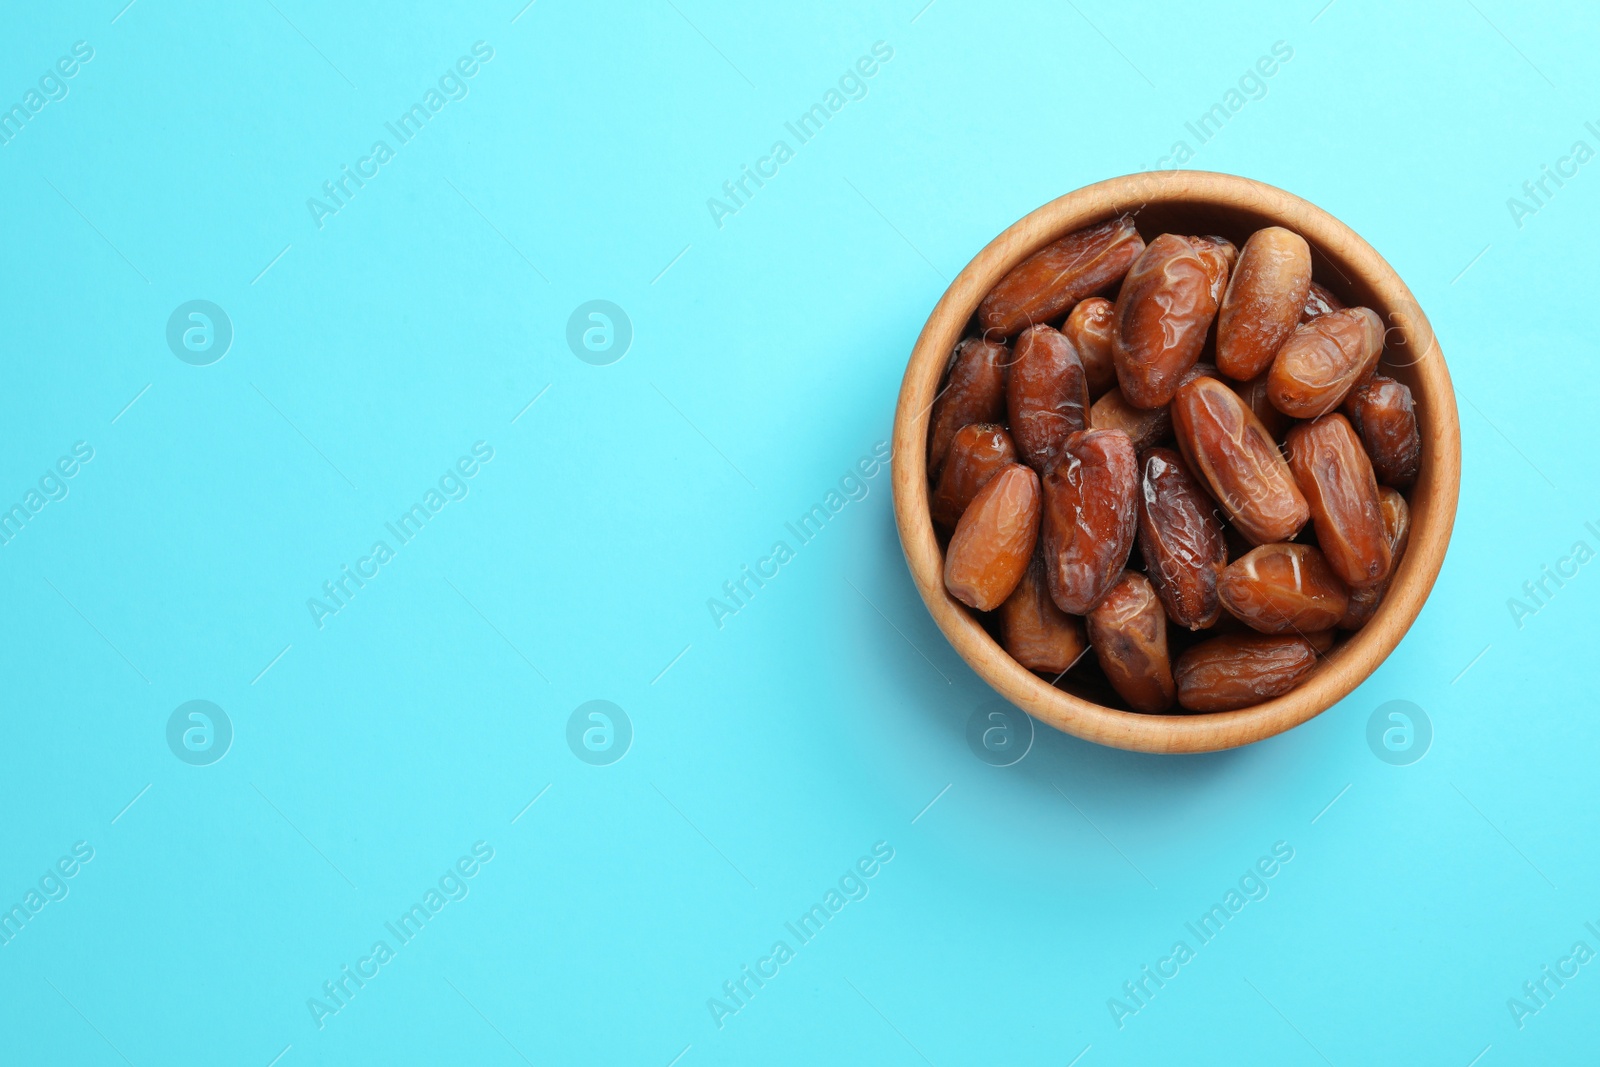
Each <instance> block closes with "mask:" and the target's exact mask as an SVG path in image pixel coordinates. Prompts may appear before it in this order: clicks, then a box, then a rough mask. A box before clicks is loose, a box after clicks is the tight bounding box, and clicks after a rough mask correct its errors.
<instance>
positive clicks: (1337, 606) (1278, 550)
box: [1218, 544, 1350, 634]
mask: <svg viewBox="0 0 1600 1067" xmlns="http://www.w3.org/2000/svg"><path fill="white" fill-rule="evenodd" d="M1218 593H1219V594H1220V595H1221V597H1222V603H1223V605H1224V606H1225V607H1227V609H1228V612H1229V614H1231V615H1232V616H1233V617H1234V618H1236V619H1238V620H1239V621H1240V622H1243V623H1244V624H1245V625H1246V626H1248V627H1250V628H1251V629H1252V630H1258V631H1260V632H1261V633H1264V634H1291V633H1297V634H1309V633H1316V632H1318V631H1321V630H1331V629H1333V627H1334V626H1335V625H1337V624H1338V622H1339V620H1340V619H1342V618H1344V613H1345V609H1346V608H1348V607H1349V605H1350V593H1349V590H1347V589H1346V588H1345V585H1344V583H1343V582H1342V581H1340V580H1339V576H1338V575H1337V574H1334V573H1333V568H1331V567H1329V566H1328V561H1327V560H1326V559H1325V558H1324V557H1323V555H1322V553H1321V552H1319V551H1318V550H1317V549H1316V548H1315V547H1313V546H1311V545H1291V544H1277V545H1262V546H1261V547H1260V548H1257V549H1252V550H1251V551H1250V552H1249V553H1248V554H1246V555H1245V556H1244V557H1243V558H1242V559H1238V560H1235V561H1234V562H1233V563H1231V564H1229V565H1228V569H1227V570H1226V571H1224V572H1223V574H1222V581H1221V583H1220V584H1219V586H1218Z"/></svg>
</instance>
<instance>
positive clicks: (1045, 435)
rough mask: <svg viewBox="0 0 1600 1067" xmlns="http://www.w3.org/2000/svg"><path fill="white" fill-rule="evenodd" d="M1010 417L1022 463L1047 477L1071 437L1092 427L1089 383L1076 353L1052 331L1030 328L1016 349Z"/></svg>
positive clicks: (1008, 397)
mask: <svg viewBox="0 0 1600 1067" xmlns="http://www.w3.org/2000/svg"><path fill="white" fill-rule="evenodd" d="M1006 413H1007V414H1008V415H1009V416H1010V419H1011V437H1012V440H1013V441H1015V442H1016V446H1017V451H1018V453H1019V454H1021V456H1022V460H1023V462H1024V463H1026V464H1027V465H1028V466H1030V467H1032V468H1033V469H1034V470H1036V471H1039V472H1040V473H1043V472H1044V471H1046V470H1048V469H1049V468H1050V467H1051V466H1052V465H1053V464H1054V462H1055V457H1056V454H1057V453H1058V452H1060V451H1061V446H1062V445H1063V444H1065V443H1066V440H1067V438H1068V437H1069V436H1071V435H1072V434H1075V433H1077V432H1078V431H1079V430H1082V429H1084V428H1086V427H1087V426H1088V425H1089V383H1088V381H1087V380H1086V379H1085V377H1084V372H1083V363H1082V361H1081V360H1079V359H1078V352H1077V350H1076V349H1074V348H1073V347H1072V342H1071V341H1068V340H1067V339H1066V338H1065V337H1063V336H1062V335H1061V334H1060V333H1058V332H1057V331H1056V330H1055V329H1054V328H1053V327H1050V326H1029V327H1028V328H1027V329H1026V330H1023V331H1022V333H1021V334H1020V335H1019V336H1018V337H1017V343H1016V346H1015V347H1014V348H1013V349H1012V362H1011V377H1010V380H1009V381H1007V382H1006Z"/></svg>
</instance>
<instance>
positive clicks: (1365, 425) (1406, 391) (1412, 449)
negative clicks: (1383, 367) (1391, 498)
mask: <svg viewBox="0 0 1600 1067" xmlns="http://www.w3.org/2000/svg"><path fill="white" fill-rule="evenodd" d="M1344 413H1345V414H1346V415H1347V416H1349V418H1350V425H1351V426H1354V427H1355V431H1356V434H1357V435H1358V436H1359V437H1360V438H1361V443H1362V444H1363V445H1365V446H1366V448H1367V455H1369V456H1371V457H1372V470H1373V473H1374V474H1376V475H1377V476H1378V481H1379V482H1381V483H1382V484H1384V485H1392V486H1394V487H1395V488H1396V489H1409V488H1411V485H1412V483H1414V482H1415V481H1416V480H1417V467H1418V465H1419V464H1420V463H1421V460H1422V436H1421V434H1420V433H1418V431H1417V409H1416V404H1415V403H1414V402H1413V401H1412V399H1411V390H1410V388H1408V387H1407V386H1406V385H1405V384H1404V383H1402V382H1397V381H1395V380H1394V379H1393V378H1386V377H1384V376H1383V375H1381V374H1375V375H1373V376H1372V380H1371V381H1369V382H1367V383H1366V384H1365V385H1358V386H1356V388H1354V389H1352V390H1350V396H1349V397H1348V398H1347V399H1346V400H1345V402H1344Z"/></svg>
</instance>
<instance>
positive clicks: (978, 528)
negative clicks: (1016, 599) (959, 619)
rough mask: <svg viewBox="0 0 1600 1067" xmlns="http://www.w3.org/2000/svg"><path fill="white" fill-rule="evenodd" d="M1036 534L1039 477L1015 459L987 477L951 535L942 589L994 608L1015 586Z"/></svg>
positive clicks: (976, 604) (983, 607) (972, 604)
mask: <svg viewBox="0 0 1600 1067" xmlns="http://www.w3.org/2000/svg"><path fill="white" fill-rule="evenodd" d="M1038 538H1039V476H1038V475H1037V474H1035V473H1033V470H1032V468H1029V467H1024V466H1023V465H1022V464H1020V463H1013V464H1012V465H1011V466H1009V467H1007V468H1005V469H1004V470H1002V471H1001V472H1000V473H999V474H996V475H995V476H994V477H993V478H991V479H989V484H988V485H986V486H984V487H983V488H982V489H981V490H979V491H978V495H977V496H976V497H974V498H973V501H972V503H971V504H970V505H968V506H967V510H966V511H965V512H964V513H963V514H962V516H961V521H960V522H959V523H957V524H956V532H955V534H954V535H953V536H952V537H951V538H950V548H949V550H948V551H947V552H946V553H945V557H944V587H945V588H946V589H947V590H949V591H950V595H951V596H953V597H955V598H956V599H957V600H959V601H961V602H962V603H963V604H965V605H967V607H969V608H976V609H977V610H978V611H993V610H994V609H995V608H997V607H999V606H1000V605H1001V604H1004V603H1005V601H1006V597H1008V596H1010V595H1011V592H1012V590H1014V589H1016V587H1017V583H1018V582H1020V581H1021V580H1022V575H1023V572H1024V571H1026V570H1027V569H1028V561H1029V560H1030V559H1032V558H1033V549H1034V545H1035V544H1036V543H1037V541H1038Z"/></svg>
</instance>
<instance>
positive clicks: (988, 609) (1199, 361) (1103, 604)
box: [928, 216, 1421, 714]
mask: <svg viewBox="0 0 1600 1067" xmlns="http://www.w3.org/2000/svg"><path fill="white" fill-rule="evenodd" d="M972 332H973V336H970V337H968V338H967V339H965V340H963V341H962V342H961V343H960V344H959V345H958V346H957V347H956V350H955V353H954V356H953V358H952V360H951V362H950V367H949V370H948V374H947V378H946V380H945V382H944V384H943V388H942V389H941V391H940V393H939V395H938V398H937V400H935V402H934V405H933V410H932V416H931V424H930V429H929V431H928V473H929V477H930V479H931V480H932V485H931V487H932V505H931V507H932V513H933V515H932V517H933V522H934V525H935V527H936V529H937V530H938V531H939V533H940V535H941V537H945V536H948V542H947V543H946V551H945V566H944V583H945V588H946V589H947V590H949V592H950V595H951V596H953V597H955V598H956V599H957V600H959V601H961V602H962V603H963V604H966V605H967V606H968V607H970V608H972V609H974V610H975V611H978V612H984V613H992V614H986V615H985V616H983V618H984V619H985V624H986V625H988V626H989V627H990V628H991V630H992V631H993V632H995V633H996V636H997V637H998V639H999V640H1000V642H1001V644H1002V645H1003V646H1004V647H1005V649H1006V650H1007V651H1008V652H1009V653H1010V654H1011V655H1012V656H1013V657H1014V658H1015V659H1016V660H1017V662H1018V663H1020V664H1022V665H1023V666H1024V667H1027V668H1028V669H1030V670H1033V671H1037V672H1040V673H1041V674H1045V675H1051V676H1053V677H1052V678H1051V681H1052V682H1059V681H1060V679H1061V678H1062V676H1064V675H1066V674H1067V672H1068V671H1073V672H1074V680H1075V681H1077V682H1078V683H1079V686H1078V687H1079V688H1080V689H1086V690H1088V691H1090V692H1094V693H1100V692H1104V691H1105V689H1106V687H1107V686H1109V688H1110V690H1114V691H1115V693H1116V695H1117V697H1120V699H1121V701H1122V702H1124V703H1125V704H1126V706H1127V707H1129V708H1132V709H1133V710H1135V711H1140V712H1146V713H1152V714H1153V713H1159V712H1166V711H1172V710H1175V707H1174V706H1175V705H1176V708H1178V709H1183V710H1186V711H1191V712H1211V711H1230V710H1234V709H1238V708H1243V707H1247V706H1250V705H1253V704H1257V703H1260V702H1262V701H1264V700H1269V699H1271V698H1273V697H1276V696H1280V695H1282V694H1283V693H1286V692H1288V691H1289V690H1290V689H1292V688H1294V687H1295V686H1296V685H1297V684H1299V683H1300V682H1301V681H1302V680H1304V679H1305V677H1306V676H1307V675H1308V674H1309V673H1310V672H1311V671H1312V670H1313V669H1314V668H1315V667H1316V665H1317V662H1318V658H1319V656H1321V655H1323V654H1324V653H1326V652H1327V651H1328V649H1329V648H1331V647H1332V646H1333V644H1334V642H1335V641H1336V640H1337V634H1338V631H1341V630H1344V631H1350V630H1356V629H1359V628H1360V627H1361V626H1363V625H1365V624H1366V622H1367V621H1368V620H1369V619H1371V618H1372V616H1373V615H1374V613H1375V612H1376V611H1377V609H1378V606H1379V604H1380V603H1381V602H1382V600H1383V596H1384V592H1385V590H1386V589H1387V588H1388V584H1389V581H1390V578H1391V576H1392V575H1393V574H1394V572H1395V568H1396V566H1397V565H1398V563H1399V560H1400V556H1401V554H1402V553H1403V552H1404V551H1405V547H1406V538H1407V534H1408V533H1409V530H1410V510H1409V507H1408V506H1407V503H1406V498H1405V496H1404V495H1402V494H1403V493H1404V491H1405V490H1407V489H1409V488H1410V486H1411V485H1412V484H1413V482H1414V481H1415V479H1416V476H1417V468H1418V462H1419V459H1420V454H1421V441H1420V438H1419V435H1418V430H1417V419H1416V413H1415V409H1414V406H1413V401H1412V396H1411V390H1410V389H1409V388H1408V387H1407V386H1406V385H1404V384H1403V383H1401V382H1398V381H1395V380H1394V379H1392V378H1388V377H1385V376H1383V375H1380V374H1377V373H1376V370H1377V366H1378V361H1379V358H1380V357H1381V356H1382V354H1383V345H1384V326H1383V323H1382V321H1381V320H1380V319H1379V317H1378V315H1377V314H1376V313H1375V312H1374V311H1372V310H1371V309H1369V308H1363V307H1353V308H1352V307H1345V306H1344V305H1343V304H1342V303H1340V301H1339V300H1338V299H1337V298H1335V297H1334V295H1333V294H1332V293H1330V292H1329V291H1328V290H1327V289H1325V288H1323V287H1322V286H1321V285H1319V284H1317V282H1315V281H1313V280H1312V277H1311V248H1310V246H1309V245H1308V244H1307V243H1306V241H1305V239H1304V238H1302V237H1301V236H1300V235H1299V234H1296V233H1294V232H1292V231H1290V230H1287V229H1283V228H1282V227H1277V226H1271V227H1267V228H1266V229H1262V230H1258V231H1256V232H1255V233H1253V234H1251V235H1250V238H1249V240H1247V241H1246V242H1245V244H1244V247H1243V248H1242V249H1240V248H1236V247H1235V246H1234V245H1233V244H1232V243H1231V242H1229V241H1227V240H1224V239H1223V238H1220V237H1191V236H1180V235H1177V234H1171V233H1164V234H1161V235H1160V236H1158V237H1156V238H1155V239H1154V240H1152V241H1151V242H1150V243H1149V244H1146V243H1145V241H1144V239H1143V238H1142V237H1141V236H1140V235H1139V231H1138V230H1137V229H1136V228H1135V226H1134V223H1133V220H1132V219H1131V218H1129V217H1126V216H1124V217H1121V218H1117V219H1113V220H1111V221H1109V222H1104V223H1101V224H1100V225H1097V226H1091V227H1089V228H1088V229H1084V230H1079V231H1077V232H1076V233H1072V234H1068V235H1067V236H1066V237H1063V238H1061V239H1060V240H1058V241H1055V242H1054V243H1052V244H1050V245H1048V246H1047V247H1045V248H1044V249H1042V250H1040V251H1039V252H1037V253H1035V254H1034V255H1032V256H1030V257H1029V258H1027V259H1026V260H1024V261H1023V262H1022V263H1021V264H1019V265H1018V266H1017V267H1016V268H1015V269H1014V270H1012V271H1011V273H1009V274H1007V275H1006V276H1005V277H1004V278H1003V279H1001V281H1000V283H999V284H998V285H996V286H995V287H994V290H993V291H992V292H990V293H989V294H988V295H987V296H986V297H984V299H983V302H982V304H981V305H979V308H978V313H977V316H976V319H975V324H974V330H973V331H972ZM1135 546H1137V548H1138V552H1137V553H1135V552H1134V548H1135ZM1090 649H1093V650H1094V653H1095V654H1094V657H1093V658H1092V659H1089V658H1087V657H1086V653H1087V652H1088V651H1089V650H1090ZM1080 661H1082V663H1081V664H1080ZM1096 667H1098V670H1099V674H1098V675H1097V674H1095V668H1096ZM1075 668H1076V669H1075ZM1103 699H1104V701H1105V702H1115V699H1116V698H1114V697H1111V696H1110V693H1109V692H1105V697H1104V698H1103Z"/></svg>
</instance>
